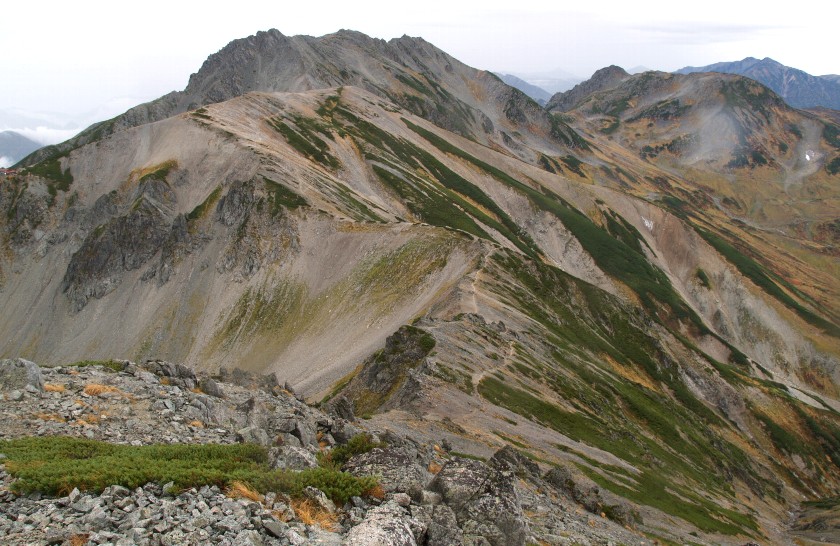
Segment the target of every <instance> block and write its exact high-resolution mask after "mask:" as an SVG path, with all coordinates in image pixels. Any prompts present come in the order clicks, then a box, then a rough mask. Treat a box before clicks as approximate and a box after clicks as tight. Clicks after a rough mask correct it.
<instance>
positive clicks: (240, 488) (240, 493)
mask: <svg viewBox="0 0 840 546" xmlns="http://www.w3.org/2000/svg"><path fill="white" fill-rule="evenodd" d="M225 495H227V496H228V497H230V498H232V499H248V500H250V501H254V502H262V501H263V499H264V498H265V497H263V496H262V495H260V493H259V492H258V491H256V490H254V489H252V488H251V487H250V486H249V485H248V484H246V483H243V482H239V481H235V482H232V483H231V484H230V485H229V486H228V488H227V489H226V490H225Z"/></svg>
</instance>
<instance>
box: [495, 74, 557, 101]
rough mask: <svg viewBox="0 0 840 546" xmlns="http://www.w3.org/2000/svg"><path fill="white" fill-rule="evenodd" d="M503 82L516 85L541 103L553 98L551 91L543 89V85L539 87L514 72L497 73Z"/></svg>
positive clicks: (512, 85)
mask: <svg viewBox="0 0 840 546" xmlns="http://www.w3.org/2000/svg"><path fill="white" fill-rule="evenodd" d="M497 75H498V76H499V77H500V78H501V79H502V81H503V82H505V83H506V84H508V85H509V86H511V87H515V88H517V89H519V90H520V91H522V92H523V93H525V94H526V95H528V96H529V97H531V98H532V99H534V100H535V101H537V102H538V103H539V104H545V103H546V101H548V99H550V98H551V93H549V92H548V91H546V90H545V89H543V88H542V87H537V86H536V85H533V84H531V83H528V82H527V81H525V80H523V79H522V78H517V77H516V76H514V75H513V74H497Z"/></svg>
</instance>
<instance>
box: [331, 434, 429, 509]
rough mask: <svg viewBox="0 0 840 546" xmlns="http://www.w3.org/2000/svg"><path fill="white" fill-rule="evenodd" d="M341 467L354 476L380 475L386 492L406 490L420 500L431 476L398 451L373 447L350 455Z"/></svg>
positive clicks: (405, 454) (412, 496) (412, 459)
mask: <svg viewBox="0 0 840 546" xmlns="http://www.w3.org/2000/svg"><path fill="white" fill-rule="evenodd" d="M343 470H345V471H346V472H349V473H351V474H353V475H354V476H380V477H381V478H382V480H381V484H382V488H383V489H384V490H385V492H386V493H408V495H409V496H411V498H412V499H414V500H416V501H418V502H419V501H420V498H421V496H422V493H423V489H425V486H426V484H427V483H429V481H430V480H431V479H432V475H431V473H429V472H428V471H427V470H426V469H425V468H423V467H421V466H420V465H419V464H417V462H416V461H415V459H414V458H413V457H411V456H410V455H408V454H407V453H405V452H404V451H402V450H398V449H391V448H379V447H378V448H374V449H372V450H370V451H368V452H367V453H361V454H359V455H355V456H353V457H352V458H351V459H350V460H349V461H347V463H346V464H345V465H344V468H343Z"/></svg>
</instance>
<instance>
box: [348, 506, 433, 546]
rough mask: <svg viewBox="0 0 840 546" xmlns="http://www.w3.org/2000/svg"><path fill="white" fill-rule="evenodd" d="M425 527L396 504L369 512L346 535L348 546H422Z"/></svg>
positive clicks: (379, 507)
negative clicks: (419, 545) (420, 545)
mask: <svg viewBox="0 0 840 546" xmlns="http://www.w3.org/2000/svg"><path fill="white" fill-rule="evenodd" d="M424 534H425V526H424V525H423V524H422V523H420V522H419V521H417V520H415V519H413V518H412V517H411V516H409V515H408V513H407V512H406V510H405V508H402V507H401V506H399V505H397V504H396V503H386V504H383V505H382V506H378V507H376V508H374V509H373V510H370V511H369V512H368V513H367V515H366V516H365V519H364V520H362V522H361V523H360V524H359V525H356V526H355V527H353V528H352V529H351V530H350V532H349V533H348V534H347V539H346V541H345V544H347V545H348V546H417V545H418V544H423V542H421V539H422V538H423V535H424Z"/></svg>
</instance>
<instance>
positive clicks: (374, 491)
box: [363, 484, 385, 500]
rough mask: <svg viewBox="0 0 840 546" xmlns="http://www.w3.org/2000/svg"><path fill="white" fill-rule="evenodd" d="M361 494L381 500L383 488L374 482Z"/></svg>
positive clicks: (383, 496)
mask: <svg viewBox="0 0 840 546" xmlns="http://www.w3.org/2000/svg"><path fill="white" fill-rule="evenodd" d="M363 495H365V496H368V497H370V498H372V499H379V500H383V499H384V498H385V490H384V489H382V486H381V485H379V484H376V485H374V486H373V487H371V488H370V489H368V490H367V491H365V492H364V493H363Z"/></svg>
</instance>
